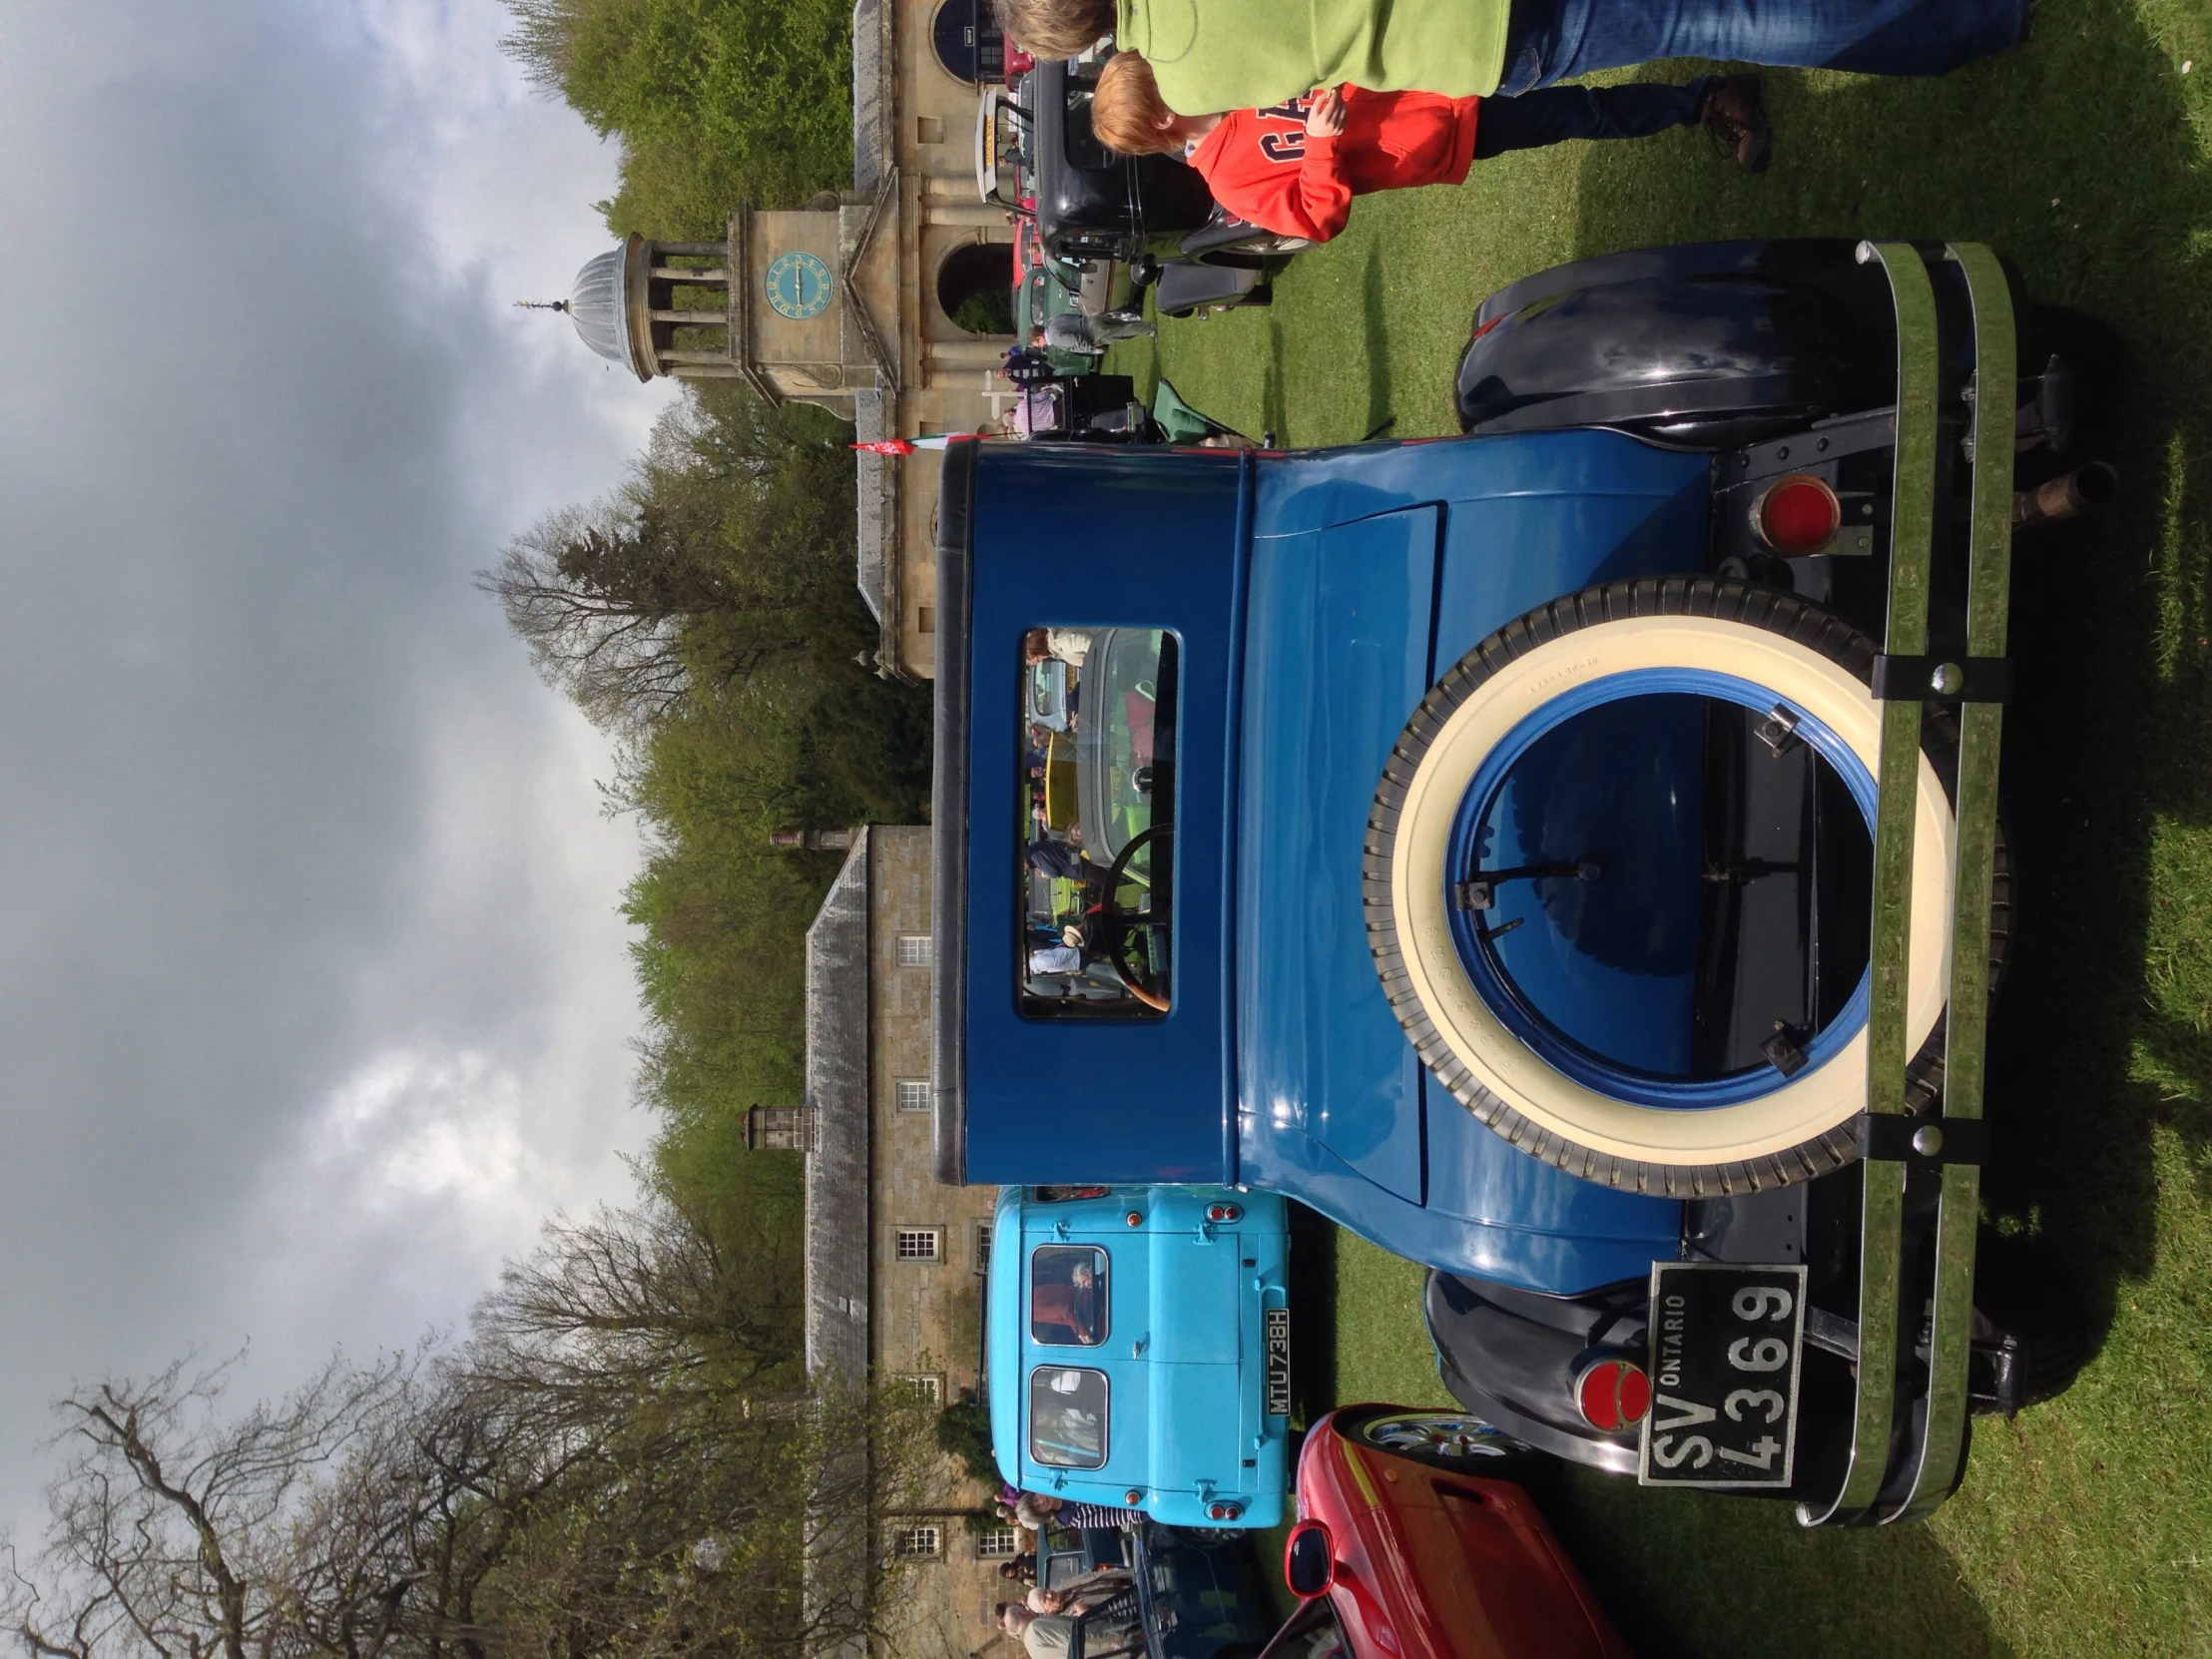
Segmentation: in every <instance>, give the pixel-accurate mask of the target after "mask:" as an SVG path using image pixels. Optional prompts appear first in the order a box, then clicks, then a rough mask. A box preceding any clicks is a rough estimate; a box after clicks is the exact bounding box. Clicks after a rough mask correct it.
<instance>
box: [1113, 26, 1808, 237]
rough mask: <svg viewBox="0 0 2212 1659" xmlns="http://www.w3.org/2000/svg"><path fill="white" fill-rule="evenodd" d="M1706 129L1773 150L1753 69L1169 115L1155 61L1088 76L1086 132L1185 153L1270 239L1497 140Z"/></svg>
mask: <svg viewBox="0 0 2212 1659" xmlns="http://www.w3.org/2000/svg"><path fill="white" fill-rule="evenodd" d="M1692 125H1703V126H1704V127H1706V128H1707V129H1708V130H1709V131H1711V132H1712V133H1714V135H1715V136H1716V138H1718V139H1719V140H1720V141H1721V142H1722V144H1723V145H1724V146H1725V147H1726V148H1728V149H1729V150H1730V151H1732V152H1733V154H1734V157H1735V160H1736V162H1737V165H1739V166H1740V167H1743V168H1744V169H1746V170H1747V171H1749V172H1753V173H1757V172H1759V171H1761V170H1763V169H1764V168H1765V167H1766V165H1767V158H1768V154H1769V150H1770V145H1769V140H1768V133H1767V123H1766V117H1765V114H1764V112H1763V111H1762V110H1761V108H1760V98H1759V82H1758V78H1757V77H1756V76H1749V75H1736V76H1729V77H1727V78H1725V79H1724V78H1722V77H1720V76H1716V75H1707V76H1701V77H1700V78H1698V79H1697V80H1695V81H1692V82H1690V83H1689V85H1687V86H1679V87H1678V86H1667V85H1663V84H1655V83H1650V82H1638V83H1632V84H1630V85H1627V86H1617V87H1582V86H1567V87H1545V88H1542V89H1540V90H1538V91H1535V92H1528V93H1523V94H1521V95H1520V96H1519V97H1517V98H1445V97H1441V96H1439V95H1438V94H1435V93H1430V92H1367V91H1364V90H1362V89H1361V88H1359V87H1345V88H1343V89H1342V90H1341V91H1340V90H1339V89H1336V88H1323V89H1322V90H1321V91H1319V92H1315V93H1313V94H1311V95H1309V96H1308V97H1305V98H1297V99H1293V100H1291V101H1290V102H1289V103H1287V104H1278V105H1275V106H1274V107H1273V108H1270V109H1265V110H1239V111H1237V112H1235V113H1234V114H1231V115H1202V116H1185V115H1177V114H1176V113H1175V112H1174V111H1172V110H1170V109H1169V108H1168V107H1167V105H1166V104H1165V103H1163V102H1162V101H1161V99H1160V94H1159V89H1158V87H1157V86H1156V85H1155V84H1154V83H1153V79H1152V68H1151V66H1150V65H1149V64H1147V63H1146V62H1145V61H1144V59H1143V58H1142V57H1140V56H1138V55H1137V54H1136V53H1134V52H1118V53H1116V54H1115V55H1114V56H1113V57H1112V58H1110V59H1109V60H1107V63H1106V67H1105V68H1104V70H1102V71H1101V72H1100V74H1099V78H1098V90H1097V92H1096V93H1095V94H1094V95H1093V96H1092V100H1091V130H1092V131H1093V132H1094V133H1096V134H1097V135H1098V137H1099V138H1100V139H1101V140H1102V141H1103V142H1104V143H1105V144H1106V145H1107V146H1108V147H1109V148H1110V149H1114V150H1118V151H1120V152H1122V153H1123V154H1124V155H1143V154H1146V153H1148V152H1164V153H1169V154H1172V153H1174V152H1175V151H1178V150H1180V151H1182V152H1184V159H1185V160H1187V161H1188V162H1189V163H1190V165H1191V166H1193V167H1195V168H1196V169H1198V171H1199V172H1200V173H1201V174H1203V175H1204V176H1205V179H1206V185H1207V188H1208V189H1209V190H1211V191H1212V192H1213V195H1214V200H1215V201H1216V202H1218V203H1220V204H1221V206H1222V207H1223V208H1225V209H1227V210H1228V211H1229V212H1230V213H1233V214H1235V215H1236V216H1237V217H1238V218H1239V219H1242V220H1246V221H1248V222H1249V223H1251V224H1254V225H1257V226H1259V227H1261V228H1262V229H1263V230H1268V231H1273V232H1275V233H1276V234H1277V235H1278V236H1285V237H1303V238H1305V239H1306V240H1307V241H1309V242H1327V241H1328V240H1329V239H1330V238H1331V237H1334V236H1335V235H1337V234H1338V233H1339V232H1340V231H1342V230H1343V229H1344V228H1345V224H1346V222H1347V221H1348V220H1349V219H1350V218H1351V217H1352V199H1353V198H1354V197H1355V196H1365V195H1367V194H1368V193H1369V192H1370V191H1378V190H1404V189H1409V188H1411V187H1413V186H1416V185H1456V184H1458V183H1460V182H1461V181H1462V180H1464V179H1465V178H1466V176H1467V169H1468V167H1469V166H1470V165H1471V164H1473V163H1474V162H1477V161H1482V160H1486V159H1488V158H1489V157H1491V156H1499V155H1503V154H1504V153H1505V152H1507V151H1508V150H1528V149H1533V148H1535V147H1537V146H1539V145H1546V144H1557V143H1560V142H1562V141H1563V140H1566V139H1575V138H1593V139H1595V138H1642V137H1644V136H1646V135H1648V134H1651V133H1656V132H1660V131H1663V130H1664V129H1666V128H1668V127H1684V126H1692Z"/></svg>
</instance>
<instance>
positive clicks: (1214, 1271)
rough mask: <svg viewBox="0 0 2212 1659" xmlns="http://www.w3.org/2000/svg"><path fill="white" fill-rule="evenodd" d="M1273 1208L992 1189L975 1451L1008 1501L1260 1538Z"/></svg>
mask: <svg viewBox="0 0 2212 1659" xmlns="http://www.w3.org/2000/svg"><path fill="white" fill-rule="evenodd" d="M1289 1275H1290V1234H1289V1227H1288V1217H1287V1214H1286V1211H1285V1207H1284V1203H1283V1200H1282V1199H1280V1198H1277V1197H1275V1196H1273V1195H1272V1194H1267V1193H1245V1192H1237V1191H1235V1190H1233V1189H1231V1188H1227V1187H1184V1186H1146V1187H1107V1186H1088V1187H1006V1188H1002V1189H1001V1190H1000V1192H999V1196H998V1213H997V1219H996V1221H995V1222H994V1224H993V1227H992V1231H991V1268H990V1293H989V1294H990V1311H989V1332H988V1336H989V1343H990V1355H989V1359H990V1368H989V1369H990V1402H991V1444H992V1447H993V1449H994V1450H995V1451H996V1452H997V1455H998V1466H999V1469H1000V1471H1001V1472H1002V1473H1003V1474H1004V1475H1005V1476H1006V1478H1007V1479H1008V1480H1009V1481H1011V1482H1012V1483H1013V1484H1014V1485H1015V1486H1017V1487H1019V1488H1020V1489H1022V1490H1023V1491H1030V1492H1041V1493H1044V1494H1045V1495H1047V1496H1051V1497H1059V1498H1065V1499H1068V1500H1069V1501H1071V1502H1088V1503H1103V1504H1110V1505H1112V1506H1114V1507H1117V1508H1133V1509H1141V1510H1142V1511H1144V1512H1145V1513H1146V1514H1147V1515H1149V1516H1151V1517H1152V1518H1153V1519H1154V1520H1156V1521H1159V1522H1161V1523H1163V1524H1165V1525H1169V1526H1249V1527H1266V1526H1273V1525H1275V1524H1276V1523H1277V1522H1278V1521H1280V1520H1281V1519H1282V1517H1283V1499H1284V1491H1285V1488H1286V1485H1287V1483H1288V1480H1289V1467H1290V1465H1289V1456H1288V1440H1289V1430H1290V1412H1291V1373H1290V1295H1289V1282H1290V1281H1289Z"/></svg>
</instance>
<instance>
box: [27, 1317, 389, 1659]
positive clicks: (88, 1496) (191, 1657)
mask: <svg viewBox="0 0 2212 1659" xmlns="http://www.w3.org/2000/svg"><path fill="white" fill-rule="evenodd" d="M230 1370H231V1367H230V1366H229V1365H223V1366H216V1367H213V1368H210V1369H207V1370H202V1371H198V1372H190V1373H188V1371H187V1363H186V1362H184V1361H179V1362H178V1363H177V1364H175V1365H173V1366H171V1367H170V1368H169V1369H168V1370H167V1371H164V1372H162V1373H160V1374H159V1375H157V1376H155V1377H153V1378H150V1379H146V1380H144V1381H132V1380H128V1379H125V1380H109V1381H104V1382H101V1383H94V1384H92V1385H90V1386H88V1387H83V1388H80V1389H78V1390H77V1391H76V1392H75V1393H72V1394H71V1395H69V1397H67V1398H66V1399H64V1400H62V1401H61V1403H60V1406H59V1407H58V1409H59V1411H60V1414H61V1416H62V1420H63V1428H62V1431H61V1434H60V1436H59V1438H58V1441H57V1444H58V1445H59V1446H60V1447H61V1448H62V1450H63V1454H64V1455H63V1464H62V1468H61V1472H60V1473H59V1474H58V1475H57V1476H56V1477H55V1479H54V1480H53V1482H52V1483H51V1484H50V1485H49V1486H48V1488H47V1502H48V1510H49V1514H50V1516H51V1524H50V1526H49V1529H48V1534H47V1540H46V1546H45V1548H44V1550H43V1551H42V1552H41V1555H40V1558H39V1561H38V1563H37V1566H36V1568H35V1570H34V1573H33V1574H25V1573H23V1572H22V1571H20V1570H19V1569H18V1567H17V1564H16V1563H15V1562H14V1561H12V1560H11V1562H10V1568H11V1572H10V1578H11V1583H10V1584H9V1586H8V1590H7V1594H6V1598H5V1602H4V1609H0V1610H4V1614H5V1618H6V1621H7V1624H8V1626H9V1627H10V1628H11V1629H13V1630H14V1632H15V1633H16V1634H17V1635H18V1636H19V1637H21V1639H22V1640H23V1642H24V1643H25V1644H26V1646H27V1647H28V1648H29V1649H30V1651H31V1652H32V1653H33V1654H34V1655H45V1656H48V1659H102V1656H106V1655H115V1656H117V1659H129V1656H136V1655H152V1656H159V1659H171V1656H178V1659H201V1656H203V1655H207V1656H212V1655H215V1654H221V1655H222V1656H223V1659H248V1656H249V1654H253V1655H256V1656H258V1659H259V1656H266V1655H270V1654H273V1653H276V1652H279V1651H282V1650H283V1649H284V1648H285V1646H286V1644H284V1643H283V1642H282V1641H281V1640H279V1632H280V1631H281V1630H282V1629H283V1628H284V1626H285V1624H286V1622H287V1617H288V1608H289V1604H290V1599H291V1595H290V1589H291V1587H290V1584H289V1582H288V1575H287V1573H286V1570H285V1568H286V1565H287V1563H286V1561H285V1559H284V1556H285V1547H284V1546H285V1543H286V1541H287V1539H286V1535H287V1531H288V1526H289V1523H290V1521H291V1519H292V1517H293V1516H294V1514H295V1513H296V1512H297V1511H298V1509H299V1508H300V1506H301V1504H302V1503H303V1502H304V1501H305V1499H306V1496H307V1494H308V1492H309V1490H310V1489H311V1487H312V1484H313V1482H314V1481H315V1479H316V1478H317V1477H318V1475H320V1474H321V1473H323V1472H324V1471H326V1470H328V1469H330V1468H331V1467H332V1466H334V1465H335V1464H336V1463H337V1462H338V1461H339V1460H340V1459H341V1458H342V1457H343V1456H344V1455H345V1454H346V1452H347V1450H348V1448H349V1447H351V1446H352V1445H353V1444H354V1443H355V1442H356V1441H357V1440H358V1438H359V1436H360V1433H361V1430H362V1426H363V1424H364V1422H365V1421H367V1420H368V1419H370V1418H373V1417H374V1416H375V1415H377V1414H378V1413H379V1412H380V1411H382V1410H384V1409H386V1408H387V1407H388V1406H389V1405H390V1404H391V1403H392V1402H393V1401H394V1400H395V1399H397V1398H398V1397H399V1396H400V1395H401V1394H402V1393H403V1392H404V1390H405V1387H406V1384H407V1382H408V1379H409V1377H410V1375H411V1373H412V1371H413V1366H412V1364H411V1362H409V1361H407V1360H405V1359H402V1358H394V1359H390V1360H387V1361H385V1362H383V1363H381V1364H379V1365H376V1366H373V1367H370V1368H369V1369H367V1370H365V1371H361V1370H355V1369H353V1368H351V1367H349V1366H346V1365H344V1364H343V1363H342V1362H340V1361H337V1360H332V1361H331V1362H330V1363H329V1364H328V1365H326V1366H325V1367H324V1368H323V1369H322V1370H321V1372H319V1373H318V1374H317V1375H316V1376H315V1377H314V1378H312V1379H310V1380H309V1381H308V1383H306V1384H305V1385H304V1386H302V1387H300V1388H299V1389H298V1390H296V1391H295V1392H293V1393H292V1394H290V1395H288V1396H287V1397H285V1398H284V1399H282V1400H279V1401H277V1403H276V1404H267V1403H257V1404H256V1405H254V1406H253V1407H252V1408H250V1409H249V1410H247V1411H246V1412H245V1413H244V1414H243V1415H241V1416H239V1417H238V1418H236V1419H234V1420H231V1421H224V1420H222V1419H221V1417H220V1416H219V1414H218V1403H219V1401H220V1400H221V1398H222V1396H223V1392H224V1387H225V1383H226V1381H227V1377H228V1374H229V1372H230Z"/></svg>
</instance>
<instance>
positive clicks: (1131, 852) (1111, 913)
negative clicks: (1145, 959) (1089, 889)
mask: <svg viewBox="0 0 2212 1659" xmlns="http://www.w3.org/2000/svg"><path fill="white" fill-rule="evenodd" d="M1172 828H1173V826H1172V825H1168V824H1153V825H1151V826H1150V827H1148V828H1146V829H1143V830H1138V831H1137V833H1135V834H1134V835H1132V836H1130V837H1129V844H1128V845H1126V846H1124V847H1123V848H1122V849H1121V851H1120V852H1119V853H1118V854H1116V855H1115V858H1114V861H1113V864H1112V866H1111V867H1110V868H1108V870H1107V871H1106V879H1105V882H1104V883H1103V885H1104V887H1105V897H1104V899H1103V900H1101V902H1100V904H1099V907H1098V923H1099V930H1100V931H1101V932H1102V933H1103V934H1104V935H1105V938H1104V940H1103V942H1104V944H1105V947H1106V959H1107V960H1108V961H1110V962H1112V963H1113V964H1114V971H1115V972H1116V973H1118V974H1120V975H1121V982H1122V983H1123V984H1124V985H1127V986H1128V987H1129V994H1130V995H1131V996H1133V997H1135V998H1136V999H1137V1000H1138V1001H1139V1002H1142V1003H1143V1004H1144V1005H1145V1006H1146V1007H1147V1008H1156V1009H1158V1010H1159V1011H1160V1012H1161V1013H1163V1014H1164V1013H1166V1012H1167V1011H1168V996H1167V984H1166V982H1165V981H1164V980H1160V979H1155V978H1154V976H1153V974H1152V971H1151V967H1150V964H1149V963H1148V964H1147V965H1146V966H1144V967H1139V966H1138V965H1137V962H1136V957H1135V952H1134V951H1133V950H1132V948H1131V946H1132V945H1133V944H1134V942H1135V934H1136V930H1137V928H1139V927H1146V926H1152V925H1155V924H1164V923H1165V922H1166V921H1167V920H1168V910H1167V908H1166V907H1165V906H1162V907H1159V908H1156V909H1151V910H1124V909H1121V908H1120V907H1119V906H1118V905H1117V904H1116V903H1115V901H1114V895H1115V893H1116V892H1117V891H1118V890H1119V888H1120V886H1121V883H1122V878H1123V877H1124V876H1125V875H1127V874H1128V872H1129V863H1130V860H1131V859H1132V858H1133V857H1134V856H1135V855H1136V852H1137V849H1138V848H1139V847H1141V846H1144V845H1146V844H1147V843H1148V842H1150V841H1151V839H1152V837H1153V836H1154V835H1157V834H1160V833H1161V832H1163V831H1164V830H1170V829H1172Z"/></svg>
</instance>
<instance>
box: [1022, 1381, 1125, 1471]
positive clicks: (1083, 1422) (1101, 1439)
mask: <svg viewBox="0 0 2212 1659" xmlns="http://www.w3.org/2000/svg"><path fill="white" fill-rule="evenodd" d="M1029 1455H1030V1456H1032V1457H1034V1458H1035V1459H1036V1460H1037V1461H1038V1462H1040V1463H1043V1464H1044V1465H1046V1466H1047V1467H1048V1468H1057V1469H1095V1468H1103V1467H1104V1466H1105V1463H1106V1374H1105V1373H1104V1372H1102V1371H1088V1370H1085V1369H1083V1368H1081V1367H1077V1366H1039V1367H1038V1368H1037V1369H1036V1370H1035V1371H1033V1372H1031V1373H1030V1374H1029Z"/></svg>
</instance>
